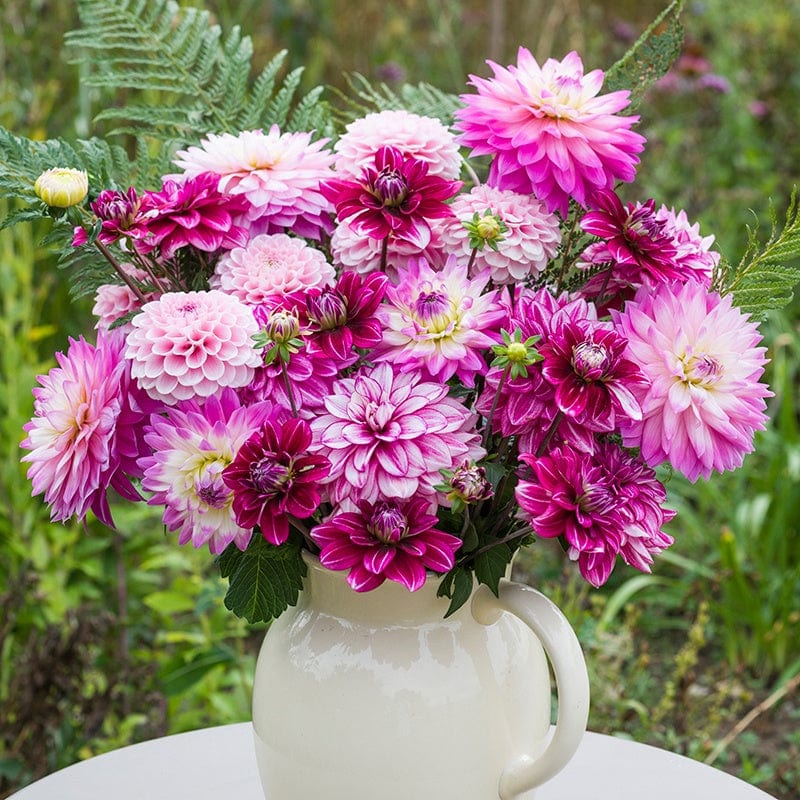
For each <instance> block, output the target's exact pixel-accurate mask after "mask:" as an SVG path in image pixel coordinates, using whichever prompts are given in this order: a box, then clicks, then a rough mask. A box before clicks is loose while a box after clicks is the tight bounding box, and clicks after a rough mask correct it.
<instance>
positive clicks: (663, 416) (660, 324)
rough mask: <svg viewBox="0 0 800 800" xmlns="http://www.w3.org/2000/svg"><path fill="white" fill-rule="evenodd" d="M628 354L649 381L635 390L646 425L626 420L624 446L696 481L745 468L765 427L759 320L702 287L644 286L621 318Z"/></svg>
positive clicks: (617, 316) (616, 318) (767, 393)
mask: <svg viewBox="0 0 800 800" xmlns="http://www.w3.org/2000/svg"><path fill="white" fill-rule="evenodd" d="M612 315H613V319H614V322H615V324H616V326H617V328H618V330H619V331H620V333H622V335H623V336H625V337H626V338H627V339H628V349H627V351H626V354H627V357H628V358H630V359H631V360H633V361H634V362H636V363H637V364H638V365H639V367H640V369H641V371H642V372H643V373H644V375H645V377H646V378H647V384H646V385H645V386H643V387H634V388H633V391H634V393H635V394H636V397H637V399H638V401H639V404H640V405H641V408H642V419H641V420H638V421H637V420H625V424H624V425H623V426H622V436H623V442H624V444H625V445H626V446H628V447H639V448H641V454H642V458H643V459H644V460H645V461H646V462H647V463H648V464H650V465H651V466H655V465H656V464H660V463H662V462H663V461H669V462H670V463H671V464H672V466H673V467H675V469H677V470H679V471H680V472H682V473H683V474H684V475H686V477H687V478H689V480H691V481H695V480H696V479H697V478H698V477H699V476H701V475H702V476H703V477H704V478H708V477H709V476H710V475H711V473H712V471H714V470H716V471H718V472H722V471H723V470H727V469H735V468H736V467H738V466H740V465H741V463H742V460H743V458H744V456H745V454H746V453H749V452H751V451H752V450H753V435H754V433H755V431H757V430H762V429H763V428H764V425H765V423H766V415H765V413H764V410H765V408H766V403H765V401H764V398H765V397H770V396H771V394H772V393H771V392H770V390H769V388H768V387H767V386H766V384H764V383H762V382H761V381H760V378H761V376H762V374H763V372H764V365H765V364H766V363H767V359H766V357H765V353H766V348H765V347H759V346H758V344H759V342H760V341H761V335H760V333H759V332H758V327H757V325H756V324H755V323H754V322H751V321H749V320H748V316H747V315H746V314H743V313H742V312H741V311H740V310H739V309H738V308H736V307H735V306H733V305H732V298H731V296H730V295H726V296H725V297H720V296H719V295H718V294H716V293H709V292H708V291H707V290H706V289H705V288H704V287H703V286H702V285H701V284H699V283H696V282H694V281H689V282H688V283H686V284H684V285H683V286H680V285H676V284H662V285H660V286H657V287H642V289H640V290H639V292H638V293H637V294H636V297H635V299H634V300H633V301H630V302H628V303H627V304H626V305H625V309H624V311H623V313H621V314H620V313H618V312H612Z"/></svg>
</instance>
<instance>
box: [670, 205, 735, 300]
mask: <svg viewBox="0 0 800 800" xmlns="http://www.w3.org/2000/svg"><path fill="white" fill-rule="evenodd" d="M656 219H658V220H659V221H661V222H663V224H664V231H665V233H668V234H669V235H670V236H672V243H673V245H674V246H675V249H676V251H677V252H676V255H675V261H676V262H677V263H678V264H679V266H680V268H681V271H682V272H683V275H684V280H696V281H698V282H699V283H702V284H703V285H704V286H706V287H708V286H710V285H711V279H712V276H713V272H714V269H715V268H716V266H717V264H719V258H720V256H719V253H718V252H717V251H716V250H712V249H711V247H712V245H713V244H714V236H713V235H709V236H701V235H700V223H699V222H695V223H694V224H692V223H690V222H689V219H688V217H687V216H686V212H685V211H684V210H683V209H681V210H680V211H678V212H677V213H676V212H675V209H674V208H667V206H665V205H662V206H661V208H660V209H659V210H658V211H657V212H656Z"/></svg>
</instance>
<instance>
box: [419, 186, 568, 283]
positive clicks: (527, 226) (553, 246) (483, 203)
mask: <svg viewBox="0 0 800 800" xmlns="http://www.w3.org/2000/svg"><path fill="white" fill-rule="evenodd" d="M450 208H451V210H452V212H453V214H454V215H455V217H456V219H446V220H437V221H436V223H435V229H436V230H437V232H438V234H439V238H440V239H441V241H442V244H443V246H445V247H447V248H448V249H449V250H450V252H455V253H456V255H459V254H460V255H461V256H464V257H465V258H469V257H470V255H471V253H472V250H473V248H472V245H471V244H470V232H469V230H468V229H467V228H466V227H465V225H464V223H465V222H471V221H472V220H473V218H474V215H475V214H477V215H478V217H479V218H482V217H484V215H485V213H486V212H487V211H489V212H490V213H491V215H493V216H495V217H496V218H497V219H498V220H500V221H502V223H503V224H504V225H505V227H506V231H505V233H503V234H502V235H501V238H500V239H499V241H498V242H497V244H496V249H495V248H494V247H490V246H487V245H485V246H484V247H483V249H481V250H479V251H478V252H477V253H476V255H475V259H474V261H473V265H472V270H471V272H472V274H474V273H476V272H481V271H482V270H484V269H486V268H488V269H489V271H490V274H491V277H492V281H494V283H496V284H505V283H518V282H521V281H524V280H525V279H526V278H527V277H529V276H531V275H537V274H539V273H540V272H541V271H542V270H543V269H544V268H545V267H546V266H547V262H548V261H549V260H550V259H551V258H552V257H553V256H554V255H555V254H556V251H557V250H558V245H559V244H560V242H561V229H560V227H559V224H558V218H557V217H556V216H555V215H554V214H551V213H550V212H549V211H548V210H547V209H546V208H545V206H544V204H543V203H541V202H540V201H539V200H537V199H536V198H535V197H531V196H529V195H521V194H517V193H516V192H512V191H508V190H503V189H494V188H492V187H491V186H486V185H481V186H476V187H475V188H474V189H472V190H471V191H470V192H469V193H468V194H461V195H459V196H458V197H456V199H455V200H454V201H453V202H452V203H451V204H450Z"/></svg>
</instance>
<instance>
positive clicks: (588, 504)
mask: <svg viewBox="0 0 800 800" xmlns="http://www.w3.org/2000/svg"><path fill="white" fill-rule="evenodd" d="M522 461H523V462H524V463H525V464H526V465H527V466H528V467H529V468H530V471H531V475H530V476H529V478H530V479H528V478H524V479H522V480H520V482H519V484H518V485H517V488H516V498H517V502H518V503H519V506H520V508H521V509H522V511H523V514H524V516H525V517H526V518H527V519H529V520H530V523H531V526H532V527H533V529H534V530H535V532H536V534H537V535H538V536H542V537H544V538H557V537H561V536H563V537H564V539H565V540H566V542H567V544H568V547H569V549H568V552H569V556H570V558H571V559H573V560H576V561H577V562H578V567H579V568H580V571H581V575H583V577H584V578H585V579H586V580H587V581H589V583H591V584H592V585H593V586H600V585H602V584H604V583H605V582H606V581H607V580H608V576H609V575H610V574H611V571H612V569H613V568H614V562H615V561H616V558H617V555H620V556H621V557H622V559H623V560H624V561H625V562H626V563H627V564H629V565H631V566H633V567H636V568H637V569H639V570H642V571H644V572H649V571H650V564H652V563H653V554H657V553H660V552H661V551H662V550H664V549H665V548H666V547H668V546H669V545H670V544H672V537H670V536H668V535H667V534H665V533H664V532H663V531H662V530H661V526H662V525H663V524H664V523H665V522H667V521H668V520H670V519H671V518H672V517H673V516H674V512H672V511H669V510H665V509H662V508H661V503H663V502H664V500H665V499H666V492H665V490H664V487H663V486H662V485H661V483H659V481H658V480H657V479H656V477H655V474H654V473H653V470H652V469H650V468H649V467H647V466H645V465H644V464H642V463H641V462H639V461H637V460H636V459H634V458H633V457H632V456H630V455H628V454H627V453H625V452H624V451H622V450H621V449H620V448H619V447H617V445H614V444H610V443H601V444H600V445H599V447H598V449H597V451H596V452H595V454H594V455H587V454H586V453H579V452H578V451H576V450H572V449H571V448H569V447H567V446H562V447H556V448H553V449H552V450H551V451H550V452H549V453H547V454H546V455H544V456H541V457H535V456H533V455H530V454H527V455H523V456H522Z"/></svg>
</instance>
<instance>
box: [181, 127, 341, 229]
mask: <svg viewBox="0 0 800 800" xmlns="http://www.w3.org/2000/svg"><path fill="white" fill-rule="evenodd" d="M327 142H328V140H327V139H318V140H317V141H315V142H312V141H311V134H310V133H283V134H282V133H281V132H280V129H279V128H278V126H277V125H273V126H272V127H271V128H270V130H269V133H264V132H263V131H260V130H255V131H243V132H242V133H239V134H237V135H234V134H231V133H223V134H220V135H216V134H210V135H209V136H207V137H206V138H205V139H203V140H202V141H201V143H200V146H199V147H189V148H187V149H186V150H179V151H178V153H177V156H178V157H177V160H176V161H175V163H176V164H177V166H179V167H181V168H182V169H183V170H184V172H185V175H186V177H188V178H191V177H194V176H195V175H198V174H200V173H203V172H213V173H214V174H215V175H217V176H218V177H219V190H220V191H221V192H223V193H225V194H230V195H242V196H244V197H245V198H246V199H247V201H248V204H249V207H248V208H247V210H246V212H245V213H244V218H243V220H240V223H241V224H244V225H247V227H248V228H249V229H250V234H251V236H254V235H257V234H259V233H285V232H286V231H291V232H292V233H296V234H297V235H298V236H303V237H306V238H309V239H318V240H319V239H322V237H323V235H325V234H327V233H330V231H331V230H332V229H333V224H332V222H331V219H330V215H331V213H332V211H333V207H332V206H331V205H330V203H329V202H328V200H326V199H325V197H324V196H323V195H322V193H321V192H320V188H319V185H320V181H322V180H325V179H327V178H329V177H332V175H333V171H332V170H331V164H332V163H333V158H334V156H333V153H331V152H330V151H329V150H326V149H324V148H325V145H326V144H327Z"/></svg>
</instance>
